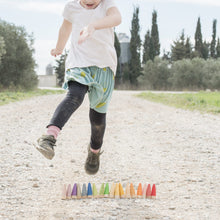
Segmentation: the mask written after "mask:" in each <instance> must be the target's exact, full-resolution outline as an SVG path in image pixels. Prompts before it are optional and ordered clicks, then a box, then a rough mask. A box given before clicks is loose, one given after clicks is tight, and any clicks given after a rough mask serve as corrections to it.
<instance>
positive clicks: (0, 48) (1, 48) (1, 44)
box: [0, 36, 6, 63]
mask: <svg viewBox="0 0 220 220" xmlns="http://www.w3.org/2000/svg"><path fill="white" fill-rule="evenodd" d="M5 53H6V51H5V41H4V38H3V37H1V36H0V63H1V58H2V56H3V55H4V54H5Z"/></svg>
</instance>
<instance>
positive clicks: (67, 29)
mask: <svg viewBox="0 0 220 220" xmlns="http://www.w3.org/2000/svg"><path fill="white" fill-rule="evenodd" d="M71 31H72V23H70V22H69V21H67V20H66V19H64V20H63V24H62V25H61V27H60V30H59V36H58V40H57V45H56V48H55V49H52V50H51V55H52V56H55V57H56V56H58V55H60V54H62V52H63V49H64V47H65V45H66V42H67V41H68V39H69V36H70V33H71Z"/></svg>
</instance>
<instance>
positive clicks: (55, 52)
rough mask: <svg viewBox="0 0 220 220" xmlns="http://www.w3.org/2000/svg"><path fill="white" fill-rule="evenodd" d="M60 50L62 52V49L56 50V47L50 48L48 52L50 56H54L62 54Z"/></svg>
mask: <svg viewBox="0 0 220 220" xmlns="http://www.w3.org/2000/svg"><path fill="white" fill-rule="evenodd" d="M62 52H63V51H62V50H58V49H57V48H55V49H52V50H51V51H50V54H51V55H52V56H54V57H56V56H58V55H60V54H62Z"/></svg>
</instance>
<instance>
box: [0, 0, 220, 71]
mask: <svg viewBox="0 0 220 220" xmlns="http://www.w3.org/2000/svg"><path fill="white" fill-rule="evenodd" d="M66 2H67V1H66V0H44V1H43V0H39V1H38V0H35V1H33V0H0V18H1V19H3V20H6V21H8V22H11V23H14V24H16V25H19V26H24V27H25V29H26V31H27V32H28V33H31V32H33V33H34V38H35V45H34V46H35V50H36V53H35V58H36V61H37V63H38V66H39V67H38V69H37V73H38V74H45V67H46V65H47V64H48V63H52V64H55V62H54V58H53V57H51V56H50V50H51V49H52V48H53V47H54V46H55V44H56V39H57V34H58V30H59V26H60V24H61V23H62V10H63V8H64V5H65V4H66ZM115 2H116V3H117V6H118V8H119V10H120V11H121V14H122V24H121V25H120V26H119V27H117V28H116V32H124V33H127V35H130V24H131V19H132V13H133V9H134V7H135V6H139V7H140V16H139V19H140V26H141V32H140V34H141V38H142V40H144V35H145V33H146V32H147V29H150V28H151V19H152V17H151V16H152V12H153V10H154V9H155V10H156V11H157V14H158V26H159V36H160V43H161V54H162V53H163V49H166V50H170V45H171V44H172V42H173V40H176V39H177V38H178V37H179V35H180V33H181V32H182V30H183V29H184V30H185V34H186V36H189V37H190V38H191V42H192V43H193V44H194V33H195V29H196V23H197V19H198V17H199V16H200V18H201V24H202V34H203V38H204V39H206V40H207V41H210V40H211V36H212V22H213V20H214V19H217V21H218V23H217V36H220V0H115Z"/></svg>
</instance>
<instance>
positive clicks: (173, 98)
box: [137, 92, 220, 114]
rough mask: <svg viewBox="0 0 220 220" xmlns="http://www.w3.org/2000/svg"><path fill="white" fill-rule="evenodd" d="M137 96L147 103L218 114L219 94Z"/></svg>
mask: <svg viewBox="0 0 220 220" xmlns="http://www.w3.org/2000/svg"><path fill="white" fill-rule="evenodd" d="M137 96H138V97H141V98H144V99H147V100H149V101H153V102H159V103H163V104H165V105H170V106H174V107H177V108H183V109H188V110H198V111H200V112H203V113H206V112H207V113H213V114H219V113H220V92H198V93H181V94H177V93H176V94H171V93H152V92H147V93H146V92H143V93H140V94H138V95H137Z"/></svg>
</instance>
